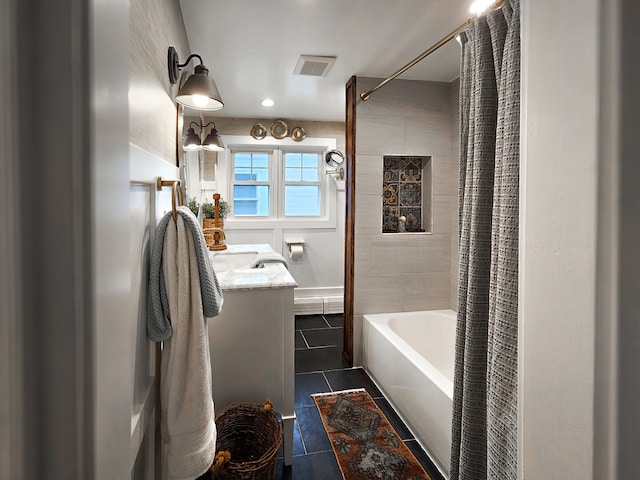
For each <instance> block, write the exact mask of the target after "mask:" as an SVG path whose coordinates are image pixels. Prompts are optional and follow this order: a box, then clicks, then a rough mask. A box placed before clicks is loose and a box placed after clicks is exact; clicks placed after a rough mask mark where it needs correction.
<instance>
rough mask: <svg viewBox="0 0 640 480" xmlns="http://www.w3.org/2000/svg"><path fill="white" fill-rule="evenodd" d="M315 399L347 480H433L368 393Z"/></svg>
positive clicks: (324, 396) (335, 394)
mask: <svg viewBox="0 0 640 480" xmlns="http://www.w3.org/2000/svg"><path fill="white" fill-rule="evenodd" d="M312 396H313V399H314V401H315V402H316V406H317V407H318V410H319V411H320V417H321V418H322V423H323V424H324V428H325V430H326V431H327V434H328V435H329V440H330V441H331V446H332V447H333V452H334V453H335V455H336V459H337V460H338V465H339V466H340V470H341V471H342V476H343V478H344V479H345V480H369V479H376V480H379V479H380V480H382V479H383V480H431V479H430V478H429V476H428V475H427V474H426V472H425V471H424V469H423V468H422V466H421V465H420V463H419V462H418V460H416V458H415V457H414V456H413V454H412V453H411V451H410V450H409V449H408V448H407V446H406V445H405V444H404V442H403V441H402V440H401V439H400V437H399V436H398V434H397V433H396V431H395V430H394V429H393V427H392V426H391V424H390V423H389V421H388V420H387V418H386V417H385V416H384V414H383V413H382V412H381V411H380V409H379V408H378V406H377V405H376V404H375V402H374V401H373V399H372V398H371V397H370V396H369V394H368V393H367V392H366V391H365V390H364V389H360V390H345V391H343V392H333V393H320V394H316V395H312Z"/></svg>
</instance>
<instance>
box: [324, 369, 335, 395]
mask: <svg viewBox="0 0 640 480" xmlns="http://www.w3.org/2000/svg"><path fill="white" fill-rule="evenodd" d="M322 376H323V377H324V381H325V382H327V385H329V390H331V391H332V392H333V391H334V390H333V387H332V386H331V384H330V383H329V379H328V378H327V376H326V375H325V374H324V371H323V372H322Z"/></svg>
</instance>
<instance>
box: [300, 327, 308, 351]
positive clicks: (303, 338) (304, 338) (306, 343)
mask: <svg viewBox="0 0 640 480" xmlns="http://www.w3.org/2000/svg"><path fill="white" fill-rule="evenodd" d="M300 335H302V340H304V344H305V345H306V346H307V348H310V347H309V342H307V337H305V336H304V333H303V332H302V330H300ZM300 350H303V349H300Z"/></svg>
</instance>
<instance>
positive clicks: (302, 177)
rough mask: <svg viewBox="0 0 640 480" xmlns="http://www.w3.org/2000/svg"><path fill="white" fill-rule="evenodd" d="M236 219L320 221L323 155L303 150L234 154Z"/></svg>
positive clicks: (233, 197)
mask: <svg viewBox="0 0 640 480" xmlns="http://www.w3.org/2000/svg"><path fill="white" fill-rule="evenodd" d="M231 157H232V164H233V168H232V180H231V198H232V204H233V208H232V215H233V217H235V218H241V217H254V218H255V217H270V218H277V219H281V218H293V217H304V218H309V217H320V216H321V215H322V214H323V208H322V205H323V203H322V198H323V191H324V183H325V175H324V171H323V170H322V165H323V164H322V162H321V159H322V152H321V151H320V150H319V149H316V150H304V149H300V148H293V147H292V148H276V149H269V150H263V151H259V150H258V151H249V150H247V151H243V150H242V149H239V150H236V151H233V152H232V154H231Z"/></svg>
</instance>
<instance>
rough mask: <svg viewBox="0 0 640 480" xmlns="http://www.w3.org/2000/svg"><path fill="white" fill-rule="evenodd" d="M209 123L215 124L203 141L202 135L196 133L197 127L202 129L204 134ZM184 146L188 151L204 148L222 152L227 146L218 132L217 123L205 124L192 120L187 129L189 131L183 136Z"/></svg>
mask: <svg viewBox="0 0 640 480" xmlns="http://www.w3.org/2000/svg"><path fill="white" fill-rule="evenodd" d="M209 125H213V128H212V129H211V132H210V133H209V135H207V136H206V137H205V139H204V141H202V142H201V141H200V135H199V134H197V133H196V130H195V129H196V128H198V129H200V134H202V132H204V131H205V128H207V127H208V126H209ZM182 147H183V148H184V149H185V150H188V151H196V150H203V149H204V150H209V151H212V152H221V151H222V150H224V148H225V147H224V143H223V142H222V138H220V135H219V134H218V129H217V128H216V124H215V123H213V122H209V123H207V124H206V125H203V124H202V122H200V123H198V122H191V123H190V124H189V128H188V129H187V133H186V134H185V135H184V137H183V138H182Z"/></svg>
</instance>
